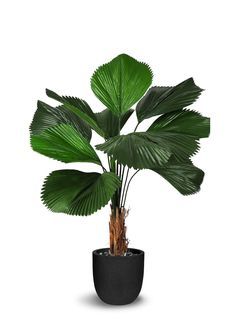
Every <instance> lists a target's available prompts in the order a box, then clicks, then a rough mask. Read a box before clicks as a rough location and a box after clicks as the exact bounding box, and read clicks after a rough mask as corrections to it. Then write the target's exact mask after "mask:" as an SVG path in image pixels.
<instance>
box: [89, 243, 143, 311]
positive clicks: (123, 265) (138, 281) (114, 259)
mask: <svg viewBox="0 0 236 330" xmlns="http://www.w3.org/2000/svg"><path fill="white" fill-rule="evenodd" d="M108 251H109V249H99V250H95V251H93V280H94V286H95V289H96V292H97V294H98V296H99V298H100V299H101V300H102V301H104V302H105V303H107V304H112V305H125V304H130V303H131V302H133V301H134V300H135V299H136V298H137V297H138V295H139V293H140V290H141V288H142V282H143V271H144V252H143V251H141V250H137V249H129V250H128V251H129V252H131V253H132V255H129V256H110V255H107V253H108ZM104 253H105V254H104Z"/></svg>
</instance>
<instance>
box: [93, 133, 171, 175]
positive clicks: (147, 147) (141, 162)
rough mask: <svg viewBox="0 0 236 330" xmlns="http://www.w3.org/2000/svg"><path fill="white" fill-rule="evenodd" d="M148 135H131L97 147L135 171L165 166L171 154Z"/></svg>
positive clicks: (111, 140) (114, 138)
mask: <svg viewBox="0 0 236 330" xmlns="http://www.w3.org/2000/svg"><path fill="white" fill-rule="evenodd" d="M149 136H150V134H148V133H130V134H127V135H120V136H116V137H113V138H111V139H109V140H108V141H106V142H105V143H103V144H99V145H97V146H96V148H97V149H98V150H101V151H104V152H105V153H107V154H108V155H109V156H113V157H114V158H115V159H116V160H118V162H120V163H122V164H123V165H127V166H128V167H133V168H135V169H143V168H152V167H154V166H156V165H157V164H158V165H162V164H165V163H166V162H167V161H168V159H169V157H170V155H171V153H170V151H169V150H168V149H167V148H164V147H162V145H161V144H159V143H158V142H157V141H153V140H152V139H150V138H149Z"/></svg>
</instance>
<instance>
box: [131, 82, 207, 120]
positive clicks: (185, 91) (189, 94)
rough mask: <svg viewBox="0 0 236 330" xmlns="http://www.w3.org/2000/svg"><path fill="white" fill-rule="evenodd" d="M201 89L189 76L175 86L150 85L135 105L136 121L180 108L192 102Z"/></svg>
mask: <svg viewBox="0 0 236 330" xmlns="http://www.w3.org/2000/svg"><path fill="white" fill-rule="evenodd" d="M202 91H203V89H201V88H199V87H198V86H197V85H195V83H194V80H193V78H189V79H187V80H185V81H183V82H182V83H180V84H178V85H176V86H175V87H152V88H150V89H149V91H148V92H147V93H146V95H145V96H144V97H143V98H142V99H141V100H140V101H139V103H138V104H137V107H136V113H137V118H138V121H139V122H141V121H143V120H144V119H147V118H150V117H153V116H157V115H160V114H164V113H168V112H172V111H176V110H181V109H183V108H185V107H187V106H188V105H190V104H192V103H193V102H194V101H196V99H197V98H198V97H199V95H200V94H201V92H202Z"/></svg>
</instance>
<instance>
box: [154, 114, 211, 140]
mask: <svg viewBox="0 0 236 330" xmlns="http://www.w3.org/2000/svg"><path fill="white" fill-rule="evenodd" d="M148 131H155V132H160V131H165V132H174V133H181V134H187V135H192V136H194V137H197V138H205V137H208V136H209V134H210V118H208V117H203V116H202V115H201V114H200V113H198V112H196V111H192V110H182V111H173V112H170V113H167V114H164V115H162V116H160V117H159V118H157V119H156V120H155V121H154V123H153V124H152V125H151V126H150V127H149V129H148Z"/></svg>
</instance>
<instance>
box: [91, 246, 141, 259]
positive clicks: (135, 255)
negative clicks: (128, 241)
mask: <svg viewBox="0 0 236 330" xmlns="http://www.w3.org/2000/svg"><path fill="white" fill-rule="evenodd" d="M105 251H109V248H100V249H96V250H94V251H93V252H92V253H93V255H95V256H98V257H101V258H107V257H115V258H124V257H127V258H136V257H140V256H142V255H144V251H143V250H140V249H135V248H128V251H131V252H133V254H132V255H131V256H112V255H104V254H99V252H105Z"/></svg>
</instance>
